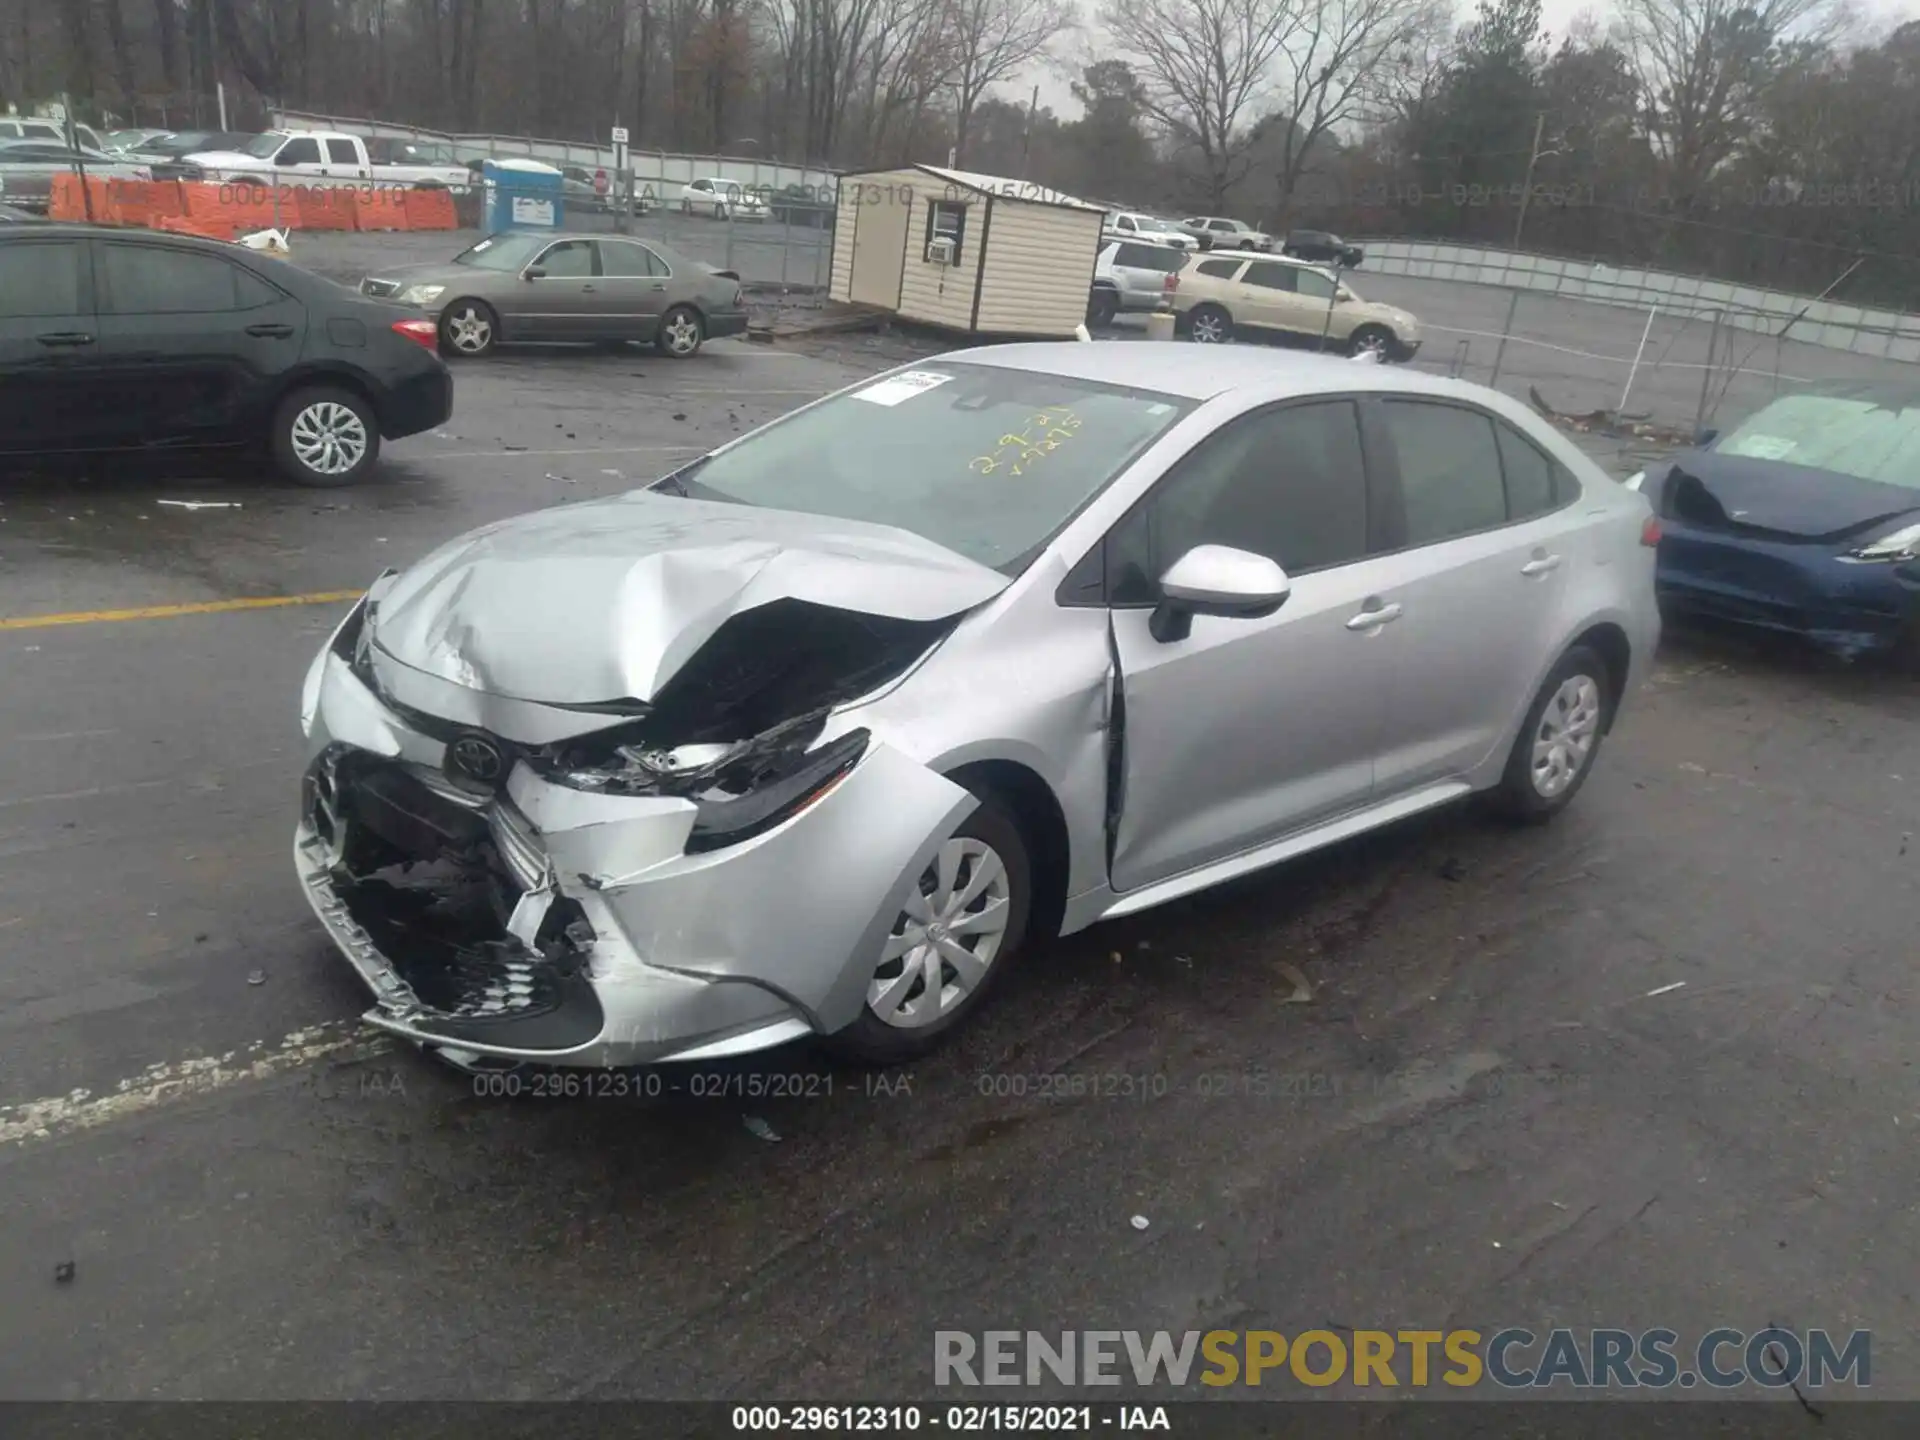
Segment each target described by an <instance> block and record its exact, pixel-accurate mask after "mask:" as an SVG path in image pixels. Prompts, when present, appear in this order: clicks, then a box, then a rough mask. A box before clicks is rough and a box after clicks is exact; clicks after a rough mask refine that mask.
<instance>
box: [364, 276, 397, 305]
mask: <svg viewBox="0 0 1920 1440" xmlns="http://www.w3.org/2000/svg"><path fill="white" fill-rule="evenodd" d="M399 290H400V282H399V281H398V280H362V281H361V282H360V293H361V294H362V295H371V296H372V297H373V298H374V299H376V300H384V299H386V298H387V297H388V296H389V295H395V294H398V293H399Z"/></svg>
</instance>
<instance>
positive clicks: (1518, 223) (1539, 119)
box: [1513, 110, 1547, 250]
mask: <svg viewBox="0 0 1920 1440" xmlns="http://www.w3.org/2000/svg"><path fill="white" fill-rule="evenodd" d="M1546 128H1547V112H1546V111H1544V110H1542V111H1541V112H1540V113H1539V114H1537V115H1535V116H1534V117H1533V149H1532V150H1531V151H1530V152H1528V155H1527V178H1526V182H1525V183H1524V184H1523V185H1521V187H1520V213H1519V215H1517V216H1515V217H1514V221H1513V248H1514V249H1515V250H1518V249H1519V248H1520V232H1521V230H1523V229H1524V228H1526V223H1527V201H1528V200H1530V199H1532V198H1533V167H1534V166H1535V165H1538V164H1539V163H1540V137H1541V136H1542V135H1543V134H1544V133H1545V132H1546Z"/></svg>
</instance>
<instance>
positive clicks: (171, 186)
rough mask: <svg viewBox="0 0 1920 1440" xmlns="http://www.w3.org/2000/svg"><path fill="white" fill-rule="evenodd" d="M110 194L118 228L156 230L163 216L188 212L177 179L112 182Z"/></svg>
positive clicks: (108, 185) (109, 183)
mask: <svg viewBox="0 0 1920 1440" xmlns="http://www.w3.org/2000/svg"><path fill="white" fill-rule="evenodd" d="M107 194H108V198H109V201H110V203H111V205H112V209H113V218H114V223H115V224H118V225H138V226H143V227H145V228H147V229H152V228H155V222H156V221H158V220H160V219H162V218H163V217H166V216H180V215H184V214H186V212H187V204H186V200H185V198H184V197H183V196H182V195H181V193H180V182H179V181H177V180H109V181H108V182H107Z"/></svg>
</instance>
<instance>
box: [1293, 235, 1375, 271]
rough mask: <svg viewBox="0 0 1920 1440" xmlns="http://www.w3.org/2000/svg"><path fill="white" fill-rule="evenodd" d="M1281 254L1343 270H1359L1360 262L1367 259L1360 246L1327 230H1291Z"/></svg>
mask: <svg viewBox="0 0 1920 1440" xmlns="http://www.w3.org/2000/svg"><path fill="white" fill-rule="evenodd" d="M1280 253H1281V254H1282V255H1291V256H1293V257H1294V259H1296V260H1311V261H1313V262H1314V263H1315V264H1318V265H1337V266H1339V267H1340V268H1341V269H1342V270H1358V269H1359V268H1360V262H1361V261H1362V260H1364V259H1366V258H1367V257H1366V252H1365V251H1364V250H1362V249H1361V248H1360V247H1359V246H1358V245H1349V244H1347V242H1346V241H1344V240H1342V239H1341V238H1340V237H1339V236H1338V235H1333V234H1329V233H1328V232H1327V231H1325V230H1289V231H1288V232H1287V239H1286V243H1285V244H1283V245H1282V246H1281V247H1280Z"/></svg>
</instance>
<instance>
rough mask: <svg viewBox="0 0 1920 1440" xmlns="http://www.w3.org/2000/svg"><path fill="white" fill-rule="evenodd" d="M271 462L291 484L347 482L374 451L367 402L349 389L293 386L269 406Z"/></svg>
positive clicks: (368, 464)
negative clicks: (271, 410) (271, 411)
mask: <svg viewBox="0 0 1920 1440" xmlns="http://www.w3.org/2000/svg"><path fill="white" fill-rule="evenodd" d="M269 441H270V444H271V446H272V449H273V459H274V464H275V465H277V466H278V467H279V469H280V473H281V474H283V475H285V476H286V477H287V478H288V479H289V480H291V481H293V482H294V483H295V484H296V485H311V486H314V487H316V488H319V489H334V488H337V487H339V486H342V485H351V484H353V483H354V482H355V481H356V480H358V479H359V478H360V477H361V476H362V475H365V474H366V473H367V471H368V470H369V469H371V468H372V466H373V462H374V461H375V460H376V459H378V458H379V455H380V426H379V423H378V422H377V421H376V420H375V419H374V415H373V407H372V406H370V405H368V404H367V402H366V401H365V400H363V399H361V397H360V396H358V395H356V394H354V393H353V392H352V391H350V390H340V389H336V388H334V387H332V386H316V387H314V388H312V389H309V390H296V391H295V392H294V393H293V394H291V395H289V396H287V398H286V399H285V400H282V401H281V402H280V406H279V408H278V409H277V410H275V411H274V415H273V433H272V434H271V436H270V437H269Z"/></svg>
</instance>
